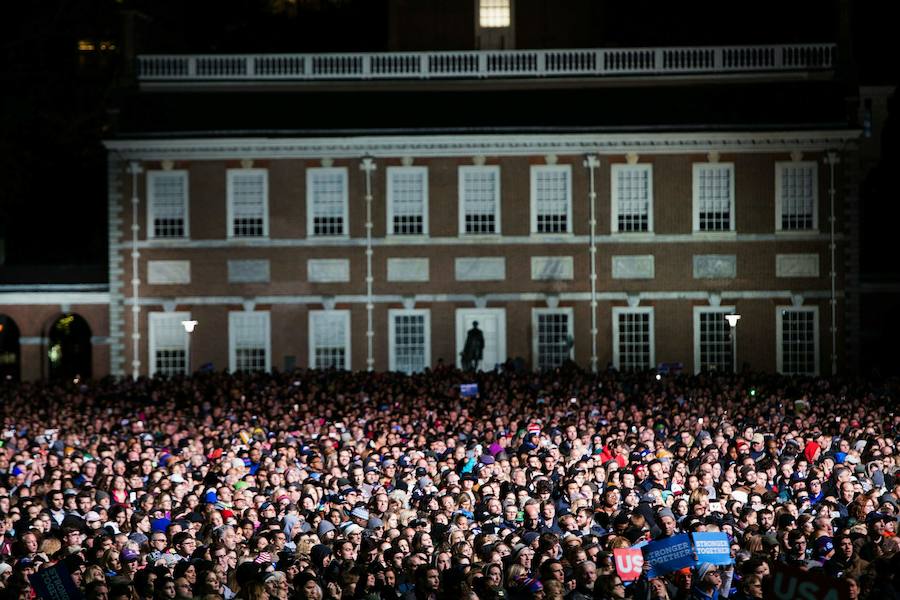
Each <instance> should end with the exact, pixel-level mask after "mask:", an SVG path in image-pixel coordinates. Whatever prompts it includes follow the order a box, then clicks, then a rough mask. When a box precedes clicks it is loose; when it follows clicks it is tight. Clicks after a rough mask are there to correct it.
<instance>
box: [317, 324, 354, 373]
mask: <svg viewBox="0 0 900 600" xmlns="http://www.w3.org/2000/svg"><path fill="white" fill-rule="evenodd" d="M332 318H333V319H340V320H341V321H342V327H343V329H344V336H343V337H344V369H345V370H347V371H352V370H353V363H352V355H353V352H352V347H351V345H350V344H351V342H352V338H353V336H352V335H351V333H352V331H351V329H350V311H349V310H311V311H309V318H308V329H307V331H308V335H307V338H308V351H309V359H308V361H307V362H308V363H309V368H310V369H316V368H318V367H316V334H317V332H318V329H319V327H321V326H324V327H329V325H328V321H327V319H332ZM323 319H326V321H325V322H324V323H322V320H323Z"/></svg>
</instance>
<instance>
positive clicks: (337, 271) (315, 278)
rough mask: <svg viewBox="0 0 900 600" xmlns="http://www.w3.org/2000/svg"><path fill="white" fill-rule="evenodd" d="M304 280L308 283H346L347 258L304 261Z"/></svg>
mask: <svg viewBox="0 0 900 600" xmlns="http://www.w3.org/2000/svg"><path fill="white" fill-rule="evenodd" d="M306 279H307V281H309V282H310V283H348V282H349V281H350V259H349V258H311V259H309V260H307V261H306Z"/></svg>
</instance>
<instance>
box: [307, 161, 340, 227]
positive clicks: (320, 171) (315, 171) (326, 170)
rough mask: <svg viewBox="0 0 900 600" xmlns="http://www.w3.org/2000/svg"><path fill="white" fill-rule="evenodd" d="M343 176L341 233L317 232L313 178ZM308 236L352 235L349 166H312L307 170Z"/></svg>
mask: <svg viewBox="0 0 900 600" xmlns="http://www.w3.org/2000/svg"><path fill="white" fill-rule="evenodd" d="M333 174H337V175H340V176H341V179H342V180H343V190H342V192H343V194H342V195H343V198H342V199H341V201H342V203H343V213H342V219H343V222H342V227H341V230H342V231H341V233H339V234H334V235H323V234H317V233H315V212H314V207H315V204H314V202H313V180H314V179H315V178H316V176H317V175H333ZM306 236H307V237H310V238H317V239H323V240H333V239H342V238H348V237H350V190H349V174H348V172H347V167H312V168H309V169H307V170H306Z"/></svg>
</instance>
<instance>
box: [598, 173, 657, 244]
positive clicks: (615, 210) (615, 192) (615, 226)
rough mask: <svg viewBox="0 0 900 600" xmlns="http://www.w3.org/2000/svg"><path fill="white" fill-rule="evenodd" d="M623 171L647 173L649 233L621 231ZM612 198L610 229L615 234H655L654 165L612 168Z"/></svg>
mask: <svg viewBox="0 0 900 600" xmlns="http://www.w3.org/2000/svg"><path fill="white" fill-rule="evenodd" d="M621 171H646V172H647V186H648V194H647V195H648V198H647V200H648V206H647V211H648V212H647V231H619V186H618V180H619V177H618V175H619V172H621ZM609 185H610V198H611V199H612V202H611V203H612V207H611V211H610V213H611V216H612V218H611V219H610V229H611V231H612V232H613V233H621V234H623V235H626V234H627V235H641V234H643V235H647V234H651V233H653V208H654V199H653V165H652V164H651V163H640V164H636V165H628V164H614V165H612V166H611V167H610V184H609Z"/></svg>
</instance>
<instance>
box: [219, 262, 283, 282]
mask: <svg viewBox="0 0 900 600" xmlns="http://www.w3.org/2000/svg"><path fill="white" fill-rule="evenodd" d="M227 268H228V283H269V281H271V279H272V273H271V264H270V262H269V259H267V258H258V259H247V260H228V263H227Z"/></svg>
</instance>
